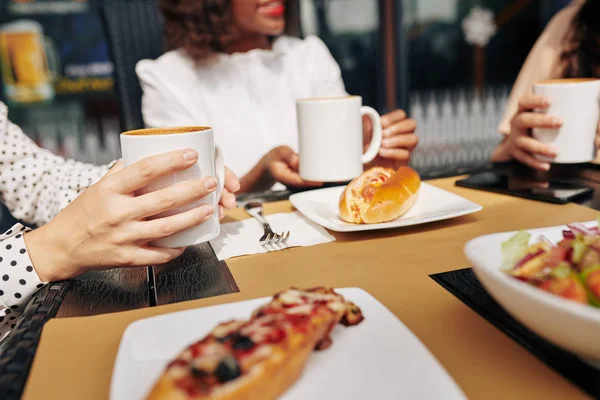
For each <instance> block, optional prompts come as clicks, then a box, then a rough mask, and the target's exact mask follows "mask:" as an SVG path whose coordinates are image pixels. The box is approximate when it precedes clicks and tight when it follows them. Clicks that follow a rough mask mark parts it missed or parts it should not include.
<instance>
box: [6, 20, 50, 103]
mask: <svg viewBox="0 0 600 400" xmlns="http://www.w3.org/2000/svg"><path fill="white" fill-rule="evenodd" d="M0 67H1V68H0V69H1V71H2V82H3V86H4V92H5V95H6V98H7V100H8V101H9V102H12V103H16V104H24V103H36V102H41V101H47V100H51V99H52V98H54V86H53V83H54V81H55V79H56V76H57V73H58V68H59V66H58V54H57V51H56V46H55V45H54V42H52V40H51V39H50V38H48V37H46V36H44V33H43V29H42V25H41V24H39V23H38V22H36V21H30V20H19V21H15V22H12V23H9V24H6V25H2V26H0Z"/></svg>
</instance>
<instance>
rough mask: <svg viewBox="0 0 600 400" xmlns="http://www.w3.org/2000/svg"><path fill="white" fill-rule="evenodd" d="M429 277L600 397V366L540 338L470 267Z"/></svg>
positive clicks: (595, 396) (569, 378)
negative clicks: (504, 306)
mask: <svg viewBox="0 0 600 400" xmlns="http://www.w3.org/2000/svg"><path fill="white" fill-rule="evenodd" d="M430 277H431V278H432V279H433V280H434V281H436V282H437V283H439V284H440V285H441V286H442V287H444V288H445V289H446V290H448V291H449V292H450V293H452V294H453V295H455V296H456V297H458V298H459V299H460V300H461V301H462V302H463V303H465V304H466V305H468V306H469V307H471V308H472V309H473V310H474V311H475V312H476V313H477V314H479V315H481V316H482V317H483V318H485V319H486V320H488V321H489V322H491V323H492V324H493V325H494V326H495V327H496V328H498V329H500V330H501V331H502V332H504V333H506V334H507V335H508V336H510V337H511V338H512V339H513V340H515V341H516V342H517V343H519V344H520V345H521V346H523V347H525V348H526V349H527V350H528V351H529V352H531V353H532V354H533V355H535V356H536V357H537V358H539V359H540V360H542V361H543V362H544V363H545V364H547V365H548V366H549V367H551V368H552V369H554V370H555V371H556V372H558V373H559V374H561V375H562V376H564V377H565V378H566V379H568V380H570V381H571V382H573V383H574V384H575V385H577V386H579V387H580V388H581V389H583V390H584V391H585V392H586V393H588V394H590V395H591V396H593V397H594V398H600V370H597V369H595V368H593V367H591V366H590V365H588V364H586V363H585V362H583V361H581V359H579V358H578V357H576V356H575V355H573V354H571V353H568V352H566V351H564V350H561V349H559V348H558V347H556V346H554V345H553V344H551V343H549V342H547V341H546V340H544V339H542V338H540V337H539V336H537V335H536V334H535V333H533V332H531V331H530V330H529V329H527V328H525V327H524V326H523V325H521V324H520V323H519V322H517V321H516V320H515V319H514V318H512V317H511V316H510V315H508V314H507V313H506V312H505V311H504V309H502V307H500V305H498V303H496V302H495V301H494V300H493V299H492V298H491V297H490V296H489V295H488V294H487V292H486V291H485V289H484V288H483V287H482V286H481V284H480V283H479V281H478V280H477V277H476V276H475V274H474V273H473V271H472V269H471V268H465V269H459V270H456V271H450V272H444V273H441V274H434V275H430ZM598 340H600V338H598ZM515 368H519V366H518V365H517V366H515ZM523 374H524V378H526V375H527V373H526V372H525V371H524V372H523Z"/></svg>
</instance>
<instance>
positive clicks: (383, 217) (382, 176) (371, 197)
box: [340, 167, 421, 224]
mask: <svg viewBox="0 0 600 400" xmlns="http://www.w3.org/2000/svg"><path fill="white" fill-rule="evenodd" d="M420 186H421V177H420V176H419V174H418V173H417V171H415V170H414V169H412V168H410V167H400V168H399V169H398V170H397V171H394V170H393V169H390V168H382V167H374V168H371V169H369V170H367V171H365V172H363V173H362V174H361V175H360V176H359V177H358V178H356V179H354V180H353V181H352V182H350V183H349V184H348V186H346V189H344V192H343V193H342V196H341V197H340V218H341V219H342V220H343V221H346V222H351V223H355V224H378V223H381V222H388V221H392V220H394V219H396V218H399V217H401V216H402V215H404V214H406V212H408V210H410V208H411V207H412V206H413V205H414V204H415V201H416V200H417V193H418V192H419V187H420Z"/></svg>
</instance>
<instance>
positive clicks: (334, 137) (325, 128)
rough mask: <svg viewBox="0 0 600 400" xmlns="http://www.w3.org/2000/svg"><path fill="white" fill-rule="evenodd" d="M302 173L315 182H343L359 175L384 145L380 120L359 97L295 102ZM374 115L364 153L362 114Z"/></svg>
mask: <svg viewBox="0 0 600 400" xmlns="http://www.w3.org/2000/svg"><path fill="white" fill-rule="evenodd" d="M296 112H297V117H298V135H299V137H298V142H299V150H300V151H299V155H300V171H299V172H300V176H301V177H302V178H303V179H305V180H309V181H316V182H343V181H349V180H351V179H354V178H356V177H357V176H358V175H360V174H361V173H362V172H363V170H364V167H363V165H364V164H366V163H368V162H371V161H373V159H374V158H375V157H376V156H377V153H378V152H379V149H380V148H381V140H382V136H381V135H382V133H381V119H380V117H379V114H378V113H377V111H375V110H374V109H372V108H371V107H366V106H363V105H362V98H361V97H360V96H345V97H331V98H319V99H303V100H298V101H297V102H296ZM363 115H367V116H368V117H369V118H371V122H372V125H373V138H372V140H371V144H370V146H369V148H368V149H367V151H366V152H365V153H364V154H363V124H362V116H363Z"/></svg>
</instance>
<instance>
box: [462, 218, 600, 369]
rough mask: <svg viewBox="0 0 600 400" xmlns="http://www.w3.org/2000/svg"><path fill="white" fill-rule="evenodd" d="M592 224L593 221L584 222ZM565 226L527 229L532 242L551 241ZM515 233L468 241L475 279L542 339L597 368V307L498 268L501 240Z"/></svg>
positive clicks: (599, 312) (599, 345) (599, 331)
mask: <svg viewBox="0 0 600 400" xmlns="http://www.w3.org/2000/svg"><path fill="white" fill-rule="evenodd" d="M586 225H587V226H595V225H596V224H595V223H594V222H589V223H586ZM563 229H567V227H566V226H556V227H552V228H543V229H534V230H529V231H528V232H530V233H531V234H532V239H531V240H532V241H534V240H537V239H538V238H539V236H540V235H544V236H546V237H547V238H548V239H550V241H552V242H553V243H557V242H558V241H560V240H561V239H562V231H563ZM516 233H517V232H506V233H496V234H493V235H486V236H481V237H478V238H476V239H473V240H471V241H470V242H468V243H467V244H466V246H465V254H466V256H467V258H468V259H469V261H470V262H471V265H472V266H473V269H474V271H475V274H476V275H477V278H479V280H480V281H481V283H482V285H483V286H484V287H485V288H486V290H487V291H488V292H489V293H490V295H491V296H492V297H493V298H494V299H495V300H496V301H497V302H498V303H500V305H501V306H502V307H504V309H506V311H507V312H508V313H509V314H511V315H512V316H513V317H514V318H515V319H517V320H518V321H519V322H521V323H522V324H523V325H525V326H526V327H528V328H529V329H531V330H532V331H534V332H535V333H537V334H538V335H540V336H541V337H543V338H545V339H546V340H548V341H550V342H552V343H554V344H555V345H557V346H560V347H562V348H563V349H565V350H568V351H571V352H573V353H575V354H577V355H579V356H581V357H582V358H584V359H586V361H588V362H590V364H592V365H594V366H597V367H598V368H600V340H599V338H600V310H599V309H597V308H593V307H591V306H588V305H584V304H578V303H575V302H573V301H570V300H565V299H563V298H561V297H559V296H556V295H554V294H551V293H548V292H545V291H543V290H541V289H538V288H536V287H534V286H531V285H529V284H527V283H525V282H521V281H519V280H517V279H515V278H513V277H511V276H509V275H507V274H506V273H504V272H502V271H501V270H500V266H501V265H502V253H501V250H500V249H501V245H502V242H504V241H506V240H507V239H509V238H511V237H512V236H513V235H514V234H516Z"/></svg>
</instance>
